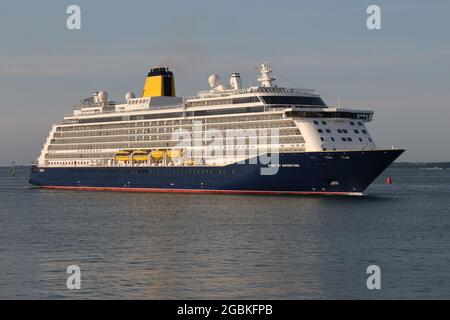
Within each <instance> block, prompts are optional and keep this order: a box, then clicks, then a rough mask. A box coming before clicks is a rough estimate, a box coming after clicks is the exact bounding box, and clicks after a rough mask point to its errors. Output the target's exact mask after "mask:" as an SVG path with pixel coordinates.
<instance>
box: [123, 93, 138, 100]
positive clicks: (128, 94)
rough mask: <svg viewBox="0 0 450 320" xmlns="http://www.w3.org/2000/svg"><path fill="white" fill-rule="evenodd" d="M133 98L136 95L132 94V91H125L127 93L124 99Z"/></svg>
mask: <svg viewBox="0 0 450 320" xmlns="http://www.w3.org/2000/svg"><path fill="white" fill-rule="evenodd" d="M134 98H136V96H135V95H134V93H133V92H131V91H130V92H127V94H126V95H125V101H127V102H128V101H129V100H130V99H134Z"/></svg>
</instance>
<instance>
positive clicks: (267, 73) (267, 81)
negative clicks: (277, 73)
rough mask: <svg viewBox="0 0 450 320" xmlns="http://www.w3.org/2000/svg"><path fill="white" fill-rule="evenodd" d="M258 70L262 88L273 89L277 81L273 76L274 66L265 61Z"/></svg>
mask: <svg viewBox="0 0 450 320" xmlns="http://www.w3.org/2000/svg"><path fill="white" fill-rule="evenodd" d="M256 70H257V71H259V73H260V74H261V76H260V77H259V78H258V81H259V82H260V83H261V86H262V87H268V88H270V87H272V83H273V82H274V81H275V80H276V79H275V78H274V77H273V75H272V65H271V64H270V62H269V61H263V62H262V63H261V64H260V65H259V66H258V67H256Z"/></svg>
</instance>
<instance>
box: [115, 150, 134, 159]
mask: <svg viewBox="0 0 450 320" xmlns="http://www.w3.org/2000/svg"><path fill="white" fill-rule="evenodd" d="M131 153H132V151H130V150H119V151H117V152H116V154H115V155H114V160H116V161H130V155H131Z"/></svg>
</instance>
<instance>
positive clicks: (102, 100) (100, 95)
mask: <svg viewBox="0 0 450 320" xmlns="http://www.w3.org/2000/svg"><path fill="white" fill-rule="evenodd" d="M98 101H99V102H100V103H107V102H108V92H106V91H100V92H99V93H98Z"/></svg>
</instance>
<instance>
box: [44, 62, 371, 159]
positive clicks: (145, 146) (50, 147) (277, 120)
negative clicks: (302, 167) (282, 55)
mask: <svg viewBox="0 0 450 320" xmlns="http://www.w3.org/2000/svg"><path fill="white" fill-rule="evenodd" d="M258 70H259V71H260V77H259V79H258V81H259V82H260V86H256V87H249V88H242V83H241V79H240V74H239V73H233V74H232V75H231V78H230V86H226V85H222V84H220V77H219V76H217V75H211V76H210V77H209V84H210V87H211V88H210V90H208V91H202V92H199V93H198V94H197V95H196V96H194V97H188V98H184V99H183V98H179V97H175V96H150V97H147V96H145V97H144V96H143V95H142V96H141V97H136V96H135V94H133V93H131V92H129V93H127V94H126V97H125V102H124V103H116V102H113V101H110V100H109V99H108V95H107V93H106V91H100V92H98V93H95V94H94V96H93V97H91V98H87V99H83V100H81V101H80V103H79V104H78V105H76V106H75V107H74V110H73V113H72V114H70V115H67V116H66V117H64V120H63V121H62V122H61V123H57V124H54V125H53V126H52V129H51V131H50V134H49V136H48V139H47V141H46V143H45V144H44V147H43V149H42V152H41V154H40V156H39V158H38V166H39V167H65V166H68V167H73V166H86V167H91V166H97V167H101V166H140V165H146V166H148V165H150V166H151V165H155V166H190V165H198V164H202V165H211V166H222V165H226V164H229V163H233V162H236V161H239V160H242V159H245V158H249V157H250V156H252V155H255V153H258V152H259V150H261V143H267V144H270V145H273V144H274V143H276V144H277V148H278V149H279V150H280V152H315V151H331V150H371V149H374V148H375V143H374V141H373V140H372V138H371V136H370V134H369V133H368V131H367V127H366V123H367V122H369V121H371V119H372V116H373V112H372V111H367V110H354V109H347V108H340V107H339V108H338V107H330V106H327V105H325V103H324V102H323V101H322V99H321V98H320V96H319V95H318V94H317V93H315V92H314V91H313V90H310V89H293V88H282V87H277V86H276V85H275V78H274V77H273V75H272V68H271V66H270V64H269V63H267V62H264V63H262V64H261V65H260V67H259V68H258ZM233 130H234V131H239V130H241V131H242V130H258V131H263V132H264V130H266V131H267V132H268V134H267V135H268V137H267V139H259V138H258V139H240V140H239V139H238V138H237V137H227V133H229V132H230V131H233ZM186 131H188V132H191V133H192V136H193V142H196V143H191V144H190V145H184V146H182V147H180V141H179V140H174V135H176V133H177V132H186ZM212 131H214V132H216V137H214V138H215V143H211V142H210V141H211V140H212V139H211V138H212V137H208V136H207V132H212ZM274 133H275V134H276V136H275V135H274ZM217 136H219V138H218V137H217ZM226 139H228V140H230V139H231V140H233V143H227V141H226ZM217 141H221V142H222V143H217ZM140 150H146V151H147V152H149V154H150V152H152V151H153V152H155V151H157V152H162V153H161V154H163V156H161V157H155V158H153V157H151V156H149V157H148V160H145V161H143V160H140V161H133V158H132V157H131V155H132V154H133V152H136V151H140ZM174 150H178V151H180V152H182V153H183V154H189V157H187V158H186V157H183V158H182V159H181V158H177V157H170V156H168V155H167V154H168V152H171V151H174ZM121 151H122V152H123V151H129V152H130V158H129V159H130V160H129V161H118V160H117V157H116V156H117V154H118V152H121Z"/></svg>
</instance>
